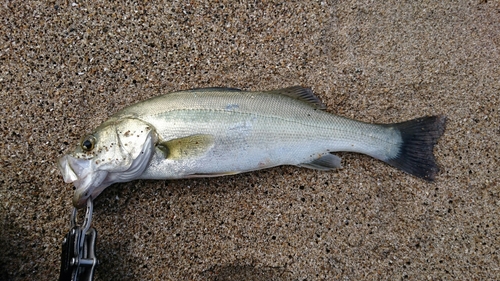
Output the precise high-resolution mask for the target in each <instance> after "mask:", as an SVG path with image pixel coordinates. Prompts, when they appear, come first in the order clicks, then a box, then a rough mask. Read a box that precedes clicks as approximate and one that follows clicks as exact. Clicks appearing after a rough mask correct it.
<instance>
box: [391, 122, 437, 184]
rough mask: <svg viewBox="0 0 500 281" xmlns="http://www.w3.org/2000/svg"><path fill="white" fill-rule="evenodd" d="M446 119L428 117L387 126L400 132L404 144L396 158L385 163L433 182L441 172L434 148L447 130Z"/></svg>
mask: <svg viewBox="0 0 500 281" xmlns="http://www.w3.org/2000/svg"><path fill="white" fill-rule="evenodd" d="M445 123H446V117H445V116H442V115H438V116H427V117H422V118H417V119H413V120H409V121H406V122H402V123H396V124H388V125H386V126H389V127H393V128H395V129H397V130H399V132H400V134H401V138H402V144H401V146H400V149H399V153H398V154H397V155H396V157H393V158H390V159H385V160H384V161H385V162H386V163H388V164H390V165H392V166H394V167H396V168H398V169H401V170H403V171H405V172H407V173H409V174H412V175H414V176H417V177H419V178H422V179H424V180H427V181H433V180H434V178H435V176H436V174H437V173H438V172H439V167H438V165H437V164H436V159H435V157H434V153H433V150H434V146H435V145H436V143H437V141H438V139H439V137H441V135H442V134H443V132H444V130H445Z"/></svg>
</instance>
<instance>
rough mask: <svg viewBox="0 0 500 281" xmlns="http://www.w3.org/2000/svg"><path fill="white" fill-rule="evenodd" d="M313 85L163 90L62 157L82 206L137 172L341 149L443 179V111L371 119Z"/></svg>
mask: <svg viewBox="0 0 500 281" xmlns="http://www.w3.org/2000/svg"><path fill="white" fill-rule="evenodd" d="M324 109H325V106H324V105H323V104H322V103H321V101H320V100H319V99H318V98H317V97H316V96H315V95H314V94H313V93H312V91H311V90H310V89H307V88H302V87H290V88H285V89H280V90H273V91H263V92H248V91H241V90H238V89H226V88H207V89H194V90H188V91H180V92H174V93H169V94H165V95H161V96H157V97H154V98H151V99H148V100H145V101H142V102H139V103H137V104H134V105H131V106H129V107H126V108H124V109H122V110H120V111H118V112H117V113H115V114H114V115H112V116H111V117H110V118H109V119H108V120H106V121H105V122H104V123H102V124H101V125H100V126H99V127H97V128H96V129H95V130H94V131H93V132H92V133H91V134H88V135H86V136H84V137H83V138H82V139H81V141H80V143H79V144H78V145H77V146H76V148H75V149H74V150H73V151H71V152H70V153H69V154H67V155H65V156H63V157H62V158H61V159H60V160H59V166H60V169H61V172H62V174H63V178H64V181H65V182H67V183H73V184H74V186H75V188H76V190H75V195H74V198H73V204H74V205H75V206H76V207H81V206H83V205H84V204H85V202H86V200H87V198H88V197H90V196H92V198H95V197H96V196H98V195H99V194H100V193H101V192H102V191H103V190H104V189H105V188H106V187H107V186H109V185H111V184H113V183H116V182H127V181H131V180H135V179H179V178H192V177H214V176H223V175H232V174H237V173H242V172H248V171H254V170H259V169H265V168H270V167H274V166H278V165H295V166H301V167H307V168H312V169H318V170H332V169H335V168H339V167H341V165H340V158H339V157H337V156H335V155H333V154H331V153H332V152H335V151H348V152H357V153H363V154H367V155H370V156H372V157H374V158H377V159H380V160H382V161H384V162H386V163H388V164H390V165H392V166H394V167H396V168H399V169H401V170H403V171H405V172H407V173H409V174H412V175H415V176H417V177H420V178H423V179H425V180H429V181H432V180H434V178H435V176H436V174H437V172H438V170H439V169H438V166H437V164H436V161H435V158H434V155H433V148H434V145H435V144H436V142H437V140H438V139H439V137H440V136H441V135H442V133H443V131H444V126H445V122H446V119H445V117H444V116H430V117H423V118H417V119H414V120H410V121H406V122H403V123H396V124H369V123H365V122H360V121H356V120H352V119H348V118H345V117H341V116H337V115H334V114H330V113H328V112H325V111H324Z"/></svg>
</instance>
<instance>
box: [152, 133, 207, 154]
mask: <svg viewBox="0 0 500 281" xmlns="http://www.w3.org/2000/svg"><path fill="white" fill-rule="evenodd" d="M213 146H214V136H213V135H209V134H199V135H191V136H187V137H183V138H178V139H173V140H168V141H163V142H160V143H158V144H157V145H156V147H157V148H158V149H159V150H160V151H161V152H162V153H163V155H164V157H165V158H167V159H171V160H183V159H189V158H192V157H198V156H201V155H203V154H205V153H206V152H207V151H208V150H210V149H211V148H212V147H213Z"/></svg>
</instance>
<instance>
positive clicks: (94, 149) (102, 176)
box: [59, 118, 157, 208]
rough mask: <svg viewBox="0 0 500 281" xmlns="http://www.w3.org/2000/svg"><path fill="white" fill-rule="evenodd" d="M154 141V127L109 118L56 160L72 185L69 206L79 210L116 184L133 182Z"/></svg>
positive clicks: (152, 148)
mask: <svg viewBox="0 0 500 281" xmlns="http://www.w3.org/2000/svg"><path fill="white" fill-rule="evenodd" d="M156 141H157V136H156V132H155V131H154V128H153V127H152V126H151V125H150V124H148V123H146V122H143V121H141V120H138V119H134V118H120V119H116V118H111V119H109V120H107V121H106V122H104V123H103V124H101V125H100V126H99V127H97V128H96V130H95V131H94V132H93V133H91V134H87V135H85V136H84V137H82V139H81V140H80V142H79V143H78V145H77V146H76V147H75V149H74V150H73V151H71V152H70V153H68V154H66V155H64V156H63V157H61V158H60V159H59V168H60V170H61V173H62V176H63V178H64V181H65V182H66V183H73V185H74V186H75V194H74V196H73V205H74V206H75V207H77V208H80V207H83V206H84V205H85V204H86V202H87V199H88V198H89V197H92V198H95V197H97V196H98V195H99V194H100V193H101V192H102V191H103V190H104V189H105V188H106V187H108V186H109V185H111V184H113V183H116V182H127V181H131V180H134V179H137V178H138V177H139V176H140V175H141V174H142V173H143V172H144V170H145V169H146V167H147V166H148V164H149V162H150V160H151V157H152V155H153V154H154V144H155V143H156Z"/></svg>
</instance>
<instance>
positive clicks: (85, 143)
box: [81, 135, 95, 151]
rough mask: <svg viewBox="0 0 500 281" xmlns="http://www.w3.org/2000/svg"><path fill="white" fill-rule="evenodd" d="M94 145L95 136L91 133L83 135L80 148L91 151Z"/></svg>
mask: <svg viewBox="0 0 500 281" xmlns="http://www.w3.org/2000/svg"><path fill="white" fill-rule="evenodd" d="M94 145H95V137H94V136H92V135H88V136H86V137H84V138H83V140H82V143H81V146H82V149H83V150H85V151H91V150H92V149H94Z"/></svg>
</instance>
